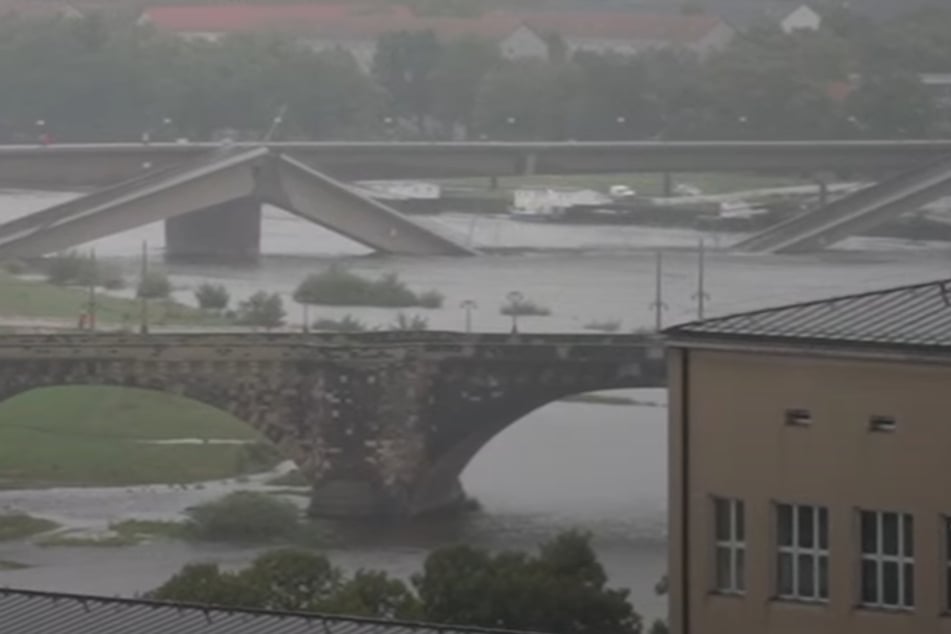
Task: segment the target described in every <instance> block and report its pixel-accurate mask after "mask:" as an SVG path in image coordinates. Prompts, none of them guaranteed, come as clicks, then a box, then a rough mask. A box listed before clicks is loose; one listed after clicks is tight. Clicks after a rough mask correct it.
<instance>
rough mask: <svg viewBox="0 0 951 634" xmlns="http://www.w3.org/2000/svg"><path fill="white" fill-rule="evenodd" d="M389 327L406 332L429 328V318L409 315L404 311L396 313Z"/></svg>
mask: <svg viewBox="0 0 951 634" xmlns="http://www.w3.org/2000/svg"><path fill="white" fill-rule="evenodd" d="M390 328H392V329H393V330H404V331H407V332H410V331H420V330H429V320H427V319H426V318H425V317H422V316H420V315H413V316H412V317H410V316H408V315H407V314H406V313H399V314H398V315H396V321H394V322H393V323H392V324H391V325H390Z"/></svg>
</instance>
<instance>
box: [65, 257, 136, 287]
mask: <svg viewBox="0 0 951 634" xmlns="http://www.w3.org/2000/svg"><path fill="white" fill-rule="evenodd" d="M46 278H47V280H48V281H49V282H50V283H51V284H56V285H58V286H69V285H81V286H102V287H104V288H108V289H112V290H116V289H119V288H122V287H123V286H125V280H124V279H123V277H122V271H120V270H119V268H118V267H116V266H113V265H109V264H103V263H100V262H97V261H96V260H94V259H93V258H91V257H86V256H83V255H80V254H79V252H77V251H67V252H66V253H59V254H57V255H55V256H54V257H52V258H50V259H49V267H48V268H47V271H46Z"/></svg>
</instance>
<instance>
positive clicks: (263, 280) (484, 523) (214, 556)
mask: <svg viewBox="0 0 951 634" xmlns="http://www.w3.org/2000/svg"><path fill="white" fill-rule="evenodd" d="M68 197H69V195H67V194H59V193H57V194H53V193H37V192H5V193H2V194H0V221H3V220H7V219H10V218H13V217H16V216H18V215H22V214H24V213H27V212H29V211H33V210H36V209H40V208H42V207H44V206H47V205H50V204H53V203H55V202H59V201H61V200H65V199H66V198H68ZM421 222H424V223H433V224H435V225H438V227H439V229H440V230H441V231H449V232H452V233H454V234H455V235H457V236H459V237H460V239H462V240H465V241H468V242H469V243H471V244H472V245H473V246H476V247H478V248H482V249H483V250H487V251H488V254H487V255H483V256H481V257H477V258H460V259H452V258H445V259H442V258H431V259H417V258H400V257H377V256H371V257H367V251H366V250H365V249H364V248H362V247H360V246H359V245H356V244H354V243H352V242H350V241H348V240H346V239H344V238H340V237H338V236H335V235H333V234H330V233H328V232H327V231H325V230H323V229H320V228H319V227H316V226H313V225H310V224H307V223H305V222H303V221H301V220H298V219H296V218H293V217H291V216H288V215H286V214H283V213H282V212H280V211H279V210H276V209H266V210H265V221H264V227H263V239H262V250H263V253H264V256H263V257H262V259H261V262H260V263H259V264H258V265H256V266H244V267H236V266H213V265H181V264H174V265H168V266H164V265H162V264H161V251H162V241H163V230H162V226H161V225H151V226H148V227H143V228H141V229H137V230H134V231H130V232H127V233H124V234H121V235H117V236H112V237H110V238H106V239H103V240H99V241H97V242H95V243H94V244H93V245H90V246H94V247H95V249H96V253H97V256H98V257H99V258H100V259H107V260H110V261H114V262H115V263H116V264H118V265H120V266H122V267H123V268H125V269H127V270H128V272H129V274H130V275H134V274H135V271H136V270H137V268H138V261H137V258H138V254H139V251H140V248H141V243H142V242H143V241H147V242H148V245H149V251H150V254H151V256H150V257H152V258H153V260H155V263H156V265H159V266H164V268H165V270H166V271H167V272H168V273H169V275H170V277H171V279H172V282H173V284H174V286H175V288H176V297H177V298H178V299H180V300H181V301H186V302H188V301H191V294H192V290H193V289H194V288H195V286H197V285H198V284H200V283H201V282H204V281H216V282H222V283H225V284H226V285H227V286H228V287H229V289H230V290H231V292H232V295H233V297H234V298H235V299H236V300H238V299H241V298H243V297H246V296H247V295H249V294H251V293H252V292H254V291H256V290H260V289H267V290H268V291H272V292H279V293H282V294H284V295H285V297H286V298H287V303H288V306H289V307H290V309H289V312H290V315H289V318H288V319H289V321H290V322H292V324H293V323H295V322H296V323H299V322H300V319H301V315H300V312H299V310H298V309H297V308H296V307H294V306H293V304H292V303H291V302H290V299H289V296H290V294H291V293H292V292H293V289H294V287H295V286H296V285H297V283H298V282H299V281H300V280H301V279H302V278H303V277H304V276H305V275H306V274H308V273H311V272H316V271H319V270H322V269H323V268H326V267H327V266H330V265H331V264H332V263H335V262H344V263H346V264H347V265H348V266H349V267H351V268H352V269H353V270H354V271H357V272H367V273H380V272H384V271H396V272H398V273H399V274H400V276H401V277H402V278H403V279H405V280H406V281H407V282H408V283H409V284H410V285H411V286H413V287H414V288H418V289H430V288H434V289H437V290H439V291H440V292H442V293H443V294H444V295H445V296H446V302H445V305H444V308H442V309H440V310H433V311H409V312H411V313H419V314H423V315H424V316H425V317H426V318H427V319H428V320H429V324H430V327H431V328H446V329H461V328H462V327H463V324H464V319H465V316H464V313H463V311H462V309H461V308H460V303H461V302H462V301H463V300H466V299H472V300H475V301H476V303H477V304H478V308H477V309H476V311H475V312H474V313H473V322H474V325H475V328H476V329H477V330H484V331H502V330H507V329H508V328H510V327H511V322H510V321H509V319H508V318H506V317H503V316H501V315H499V313H498V308H499V305H500V304H501V303H503V301H504V298H505V295H506V293H508V292H510V291H513V290H518V291H520V292H522V293H523V294H524V295H525V296H526V297H528V298H530V299H532V300H533V301H536V302H537V303H540V304H544V305H546V306H548V307H549V308H551V309H552V312H553V314H552V315H551V316H550V317H546V318H525V319H521V320H520V322H519V327H520V329H521V330H523V331H536V332H564V331H576V332H577V331H582V330H583V328H584V326H585V324H588V323H590V322H593V321H615V320H619V321H621V322H622V323H623V328H624V330H632V329H635V328H642V327H649V326H652V325H653V323H654V320H655V312H654V309H653V308H652V306H651V305H652V303H653V302H654V299H655V270H656V269H655V261H656V260H655V258H656V256H655V253H656V251H657V250H658V249H663V250H664V256H663V273H662V282H663V284H662V287H663V298H662V300H663V301H662V304H663V306H664V310H663V311H662V319H663V322H664V323H665V324H671V323H675V322H678V321H683V320H686V319H690V318H693V317H695V316H696V313H697V305H696V304H697V303H696V290H697V259H698V258H697V254H696V251H695V247H696V245H697V242H698V240H699V239H700V237H701V236H700V234H698V233H695V232H692V231H684V230H662V229H647V228H640V227H582V226H546V225H538V224H526V223H518V222H514V221H511V220H508V219H504V218H486V217H483V218H475V217H471V216H466V215H462V214H452V213H448V214H444V215H441V216H438V217H433V218H424V219H422V220H421ZM703 238H704V240H705V243H706V245H707V246H708V247H710V250H709V251H708V253H707V258H706V293H707V299H706V302H705V305H706V314H707V315H714V314H722V313H727V312H733V311H739V310H747V309H751V308H756V307H762V306H768V305H773V304H778V303H784V302H791V301H800V300H805V299H812V298H818V297H823V296H827V295H830V294H835V293H844V292H854V291H859V290H864V289H871V288H877V287H882V286H886V285H896V284H903V283H910V282H918V281H923V280H928V279H935V278H938V277H943V276H946V275H947V271H948V268H949V266H948V265H949V261H951V245H942V244H936V243H918V244H912V243H907V242H902V241H895V240H873V239H853V240H849V241H847V242H846V243H845V244H844V245H843V247H842V248H839V249H836V250H834V251H831V252H829V253H825V254H821V255H815V256H809V257H779V256H768V257H761V256H744V255H736V254H729V253H726V252H718V251H716V250H715V249H716V247H718V246H725V245H728V244H729V243H730V242H731V241H733V240H735V239H736V238H735V237H733V236H726V235H724V236H720V235H711V234H707V235H705V236H703ZM79 308H80V307H77V311H78V310H79ZM318 313H319V314H318ZM346 313H351V314H353V315H354V316H356V317H358V318H359V319H361V320H362V321H365V322H366V323H368V324H369V325H371V326H385V325H386V324H388V323H391V322H392V320H393V318H394V311H390V310H382V309H355V310H354V309H349V310H348V309H320V310H319V311H318V310H316V309H312V310H311V314H310V318H311V319H314V318H316V317H317V316H321V317H340V316H342V315H344V314H346ZM647 392H648V393H647V394H644V393H643V392H641V393H637V394H635V396H636V398H638V399H642V400H644V401H650V402H655V403H659V404H660V405H661V406H659V407H658V406H650V407H647V406H643V407H641V406H638V407H631V406H628V407H619V406H605V405H594V404H581V403H555V404H551V405H548V406H546V407H544V408H542V409H540V410H538V411H536V412H534V413H532V414H530V415H529V416H527V417H525V418H524V419H523V420H521V421H519V422H518V423H516V424H515V425H513V426H511V427H510V428H509V429H508V430H506V431H504V432H503V433H502V434H500V435H499V436H497V437H496V438H495V439H493V441H492V442H491V443H490V444H489V445H488V446H486V447H485V449H483V451H481V452H480V453H479V455H478V456H476V457H475V459H474V460H473V462H472V463H471V464H470V465H469V467H468V469H467V470H466V471H465V473H464V475H463V482H464V484H465V486H466V488H467V490H468V492H469V493H470V494H472V495H473V496H475V497H476V498H478V499H479V500H480V502H481V503H482V505H483V511H482V512H479V513H475V514H471V515H467V516H465V517H457V518H453V519H441V520H427V521H425V522H413V523H408V524H398V525H396V524H394V525H380V524H369V525H366V524H350V525H347V526H344V527H337V530H336V531H334V536H333V537H332V538H330V539H329V541H328V547H327V552H328V554H329V555H330V556H331V557H332V559H333V560H334V561H335V562H337V563H338V564H339V565H341V566H343V567H345V568H348V569H355V568H359V567H368V568H380V569H385V570H388V571H391V572H394V573H397V574H401V575H408V574H410V573H412V572H413V571H414V570H416V569H418V567H419V565H420V562H421V560H422V558H423V557H424V556H425V553H426V552H427V551H428V550H429V549H431V548H433V547H435V546H439V545H443V544H449V543H454V542H466V543H470V544H476V545H483V546H488V547H492V548H525V549H530V548H532V547H534V546H535V545H536V544H537V543H538V542H539V541H542V540H544V539H545V538H547V537H550V536H552V535H553V534H555V533H557V532H559V531H561V530H564V529H567V528H581V529H584V530H588V531H590V532H591V533H592V535H593V539H594V544H595V546H596V548H597V550H598V552H599V554H600V555H601V557H602V561H604V563H605V565H606V567H607V569H608V571H609V573H610V575H611V580H612V583H614V584H616V585H619V586H624V587H629V588H630V589H631V593H632V598H633V600H634V603H635V605H636V606H637V607H638V609H639V610H641V611H642V612H643V613H645V614H646V615H648V616H650V617H656V616H661V615H662V614H663V611H664V600H663V598H659V597H657V596H655V595H654V592H653V586H654V584H655V582H656V581H657V580H658V579H659V578H660V577H661V576H662V575H663V574H664V572H665V568H666V560H665V558H666V545H665V534H666V526H665V512H666V473H665V471H666V430H665V416H666V410H665V408H664V407H663V406H662V405H663V402H664V400H665V398H666V397H665V394H664V392H663V390H649V391H647ZM252 485H253V483H251V484H247V483H235V482H230V483H212V484H208V485H206V486H205V487H204V488H202V489H189V490H181V489H173V488H170V487H143V488H137V489H122V490H85V491H69V490H57V491H45V492H23V491H17V492H2V493H0V507H3V508H5V509H16V510H23V511H26V512H31V513H34V514H37V515H43V516H49V517H52V518H54V519H58V520H60V521H62V522H64V523H66V524H67V525H69V526H76V527H102V526H105V525H106V524H108V522H109V521H113V520H116V519H123V518H129V517H140V518H160V517H169V516H175V515H176V514H178V513H180V512H181V511H182V510H183V509H184V508H185V507H187V506H189V505H191V504H194V503H196V502H200V501H203V500H204V499H209V498H213V497H216V496H218V495H220V494H221V493H223V492H225V491H227V490H233V489H236V488H248V487H249V486H252ZM256 553H257V551H256V550H253V549H245V548H235V547H227V546H206V545H202V546H198V545H194V544H182V543H165V542H157V543H151V544H144V545H141V546H135V547H128V548H113V549H93V548H40V547H37V546H33V545H30V544H27V543H14V544H5V545H0V559H5V560H13V561H17V562H21V563H26V564H29V565H30V566H31V567H30V568H27V569H23V570H15V571H6V572H0V585H7V586H14V587H17V586H19V587H27V588H41V589H51V590H61V591H74V592H95V593H105V594H110V595H111V594H118V595H128V594H133V593H136V592H141V591H145V590H148V589H150V588H152V587H154V586H155V585H157V584H159V583H161V581H163V580H164V579H165V578H167V577H168V576H169V575H171V574H172V573H173V572H175V571H176V570H178V569H179V568H180V567H181V566H182V565H183V564H184V563H186V562H189V561H196V560H212V561H218V562H221V563H223V564H225V565H239V564H242V563H244V562H247V561H248V560H250V559H251V558H253V556H254V555H255V554H256Z"/></svg>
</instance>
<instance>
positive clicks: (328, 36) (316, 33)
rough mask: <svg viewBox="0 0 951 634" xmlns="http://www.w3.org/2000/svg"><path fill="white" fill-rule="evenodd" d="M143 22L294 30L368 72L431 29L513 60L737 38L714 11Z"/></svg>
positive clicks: (308, 8)
mask: <svg viewBox="0 0 951 634" xmlns="http://www.w3.org/2000/svg"><path fill="white" fill-rule="evenodd" d="M139 23H140V24H151V25H153V26H154V27H155V28H157V29H160V30H163V31H169V32H173V33H177V34H178V35H180V36H181V37H183V38H186V39H201V40H207V41H217V40H218V39H220V38H221V37H222V36H224V35H227V34H229V33H250V32H280V33H287V34H291V35H293V36H295V37H297V38H298V39H299V40H300V41H301V42H304V43H306V44H307V45H308V46H310V47H311V48H313V49H314V50H318V51H324V50H332V49H342V50H346V51H349V52H350V53H351V54H352V55H353V56H354V58H355V59H356V60H357V62H358V63H359V64H360V65H361V66H362V67H363V68H367V69H368V68H369V67H370V64H371V62H372V59H373V56H374V53H375V51H376V43H377V41H379V39H380V38H381V37H382V36H383V35H385V34H387V33H393V32H398V31H426V30H431V31H433V32H434V33H436V35H437V36H438V37H440V38H442V39H444V40H451V39H454V38H460V37H478V38H482V39H485V40H488V41H492V42H495V43H497V45H498V46H499V51H500V52H501V54H502V55H503V56H505V57H507V58H509V59H532V58H535V59H544V58H548V57H549V56H550V54H551V51H550V50H549V42H548V40H547V37H548V36H550V35H559V36H561V38H562V39H563V41H564V42H565V45H566V48H567V50H568V52H576V51H592V52H598V53H618V54H636V53H639V52H642V51H645V50H651V49H657V48H675V47H678V48H683V49H685V50H691V51H694V52H696V53H698V54H700V55H706V54H707V53H709V52H711V51H713V50H717V49H719V48H721V47H723V46H725V45H726V44H727V43H729V42H730V40H731V39H732V38H733V35H734V33H733V29H732V28H731V27H730V26H728V25H727V24H726V23H724V22H723V21H722V20H720V19H719V18H716V17H712V16H695V15H672V14H640V13H631V12H616V11H600V12H598V11H595V12H592V11H584V12H564V13H518V12H509V11H490V12H487V13H485V14H482V15H479V16H476V17H426V16H419V15H416V14H415V13H413V11H411V10H410V9H409V8H407V7H404V6H400V5H387V6H383V7H380V6H377V7H374V8H367V7H363V8H362V9H361V5H359V4H354V5H343V4H340V5H334V4H305V5H273V4H263V5H240V4H222V5H200V6H182V5H174V6H158V7H151V8H149V9H146V10H145V12H144V13H143V14H142V16H141V17H140V19H139Z"/></svg>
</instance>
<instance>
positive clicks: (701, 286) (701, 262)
mask: <svg viewBox="0 0 951 634" xmlns="http://www.w3.org/2000/svg"><path fill="white" fill-rule="evenodd" d="M705 256H706V249H705V248H704V245H703V238H700V245H699V247H698V249H697V292H696V293H694V295H693V298H694V299H696V300H697V319H703V315H704V309H705V308H706V300H708V299H710V296H709V295H708V294H707V291H706V257H705Z"/></svg>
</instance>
